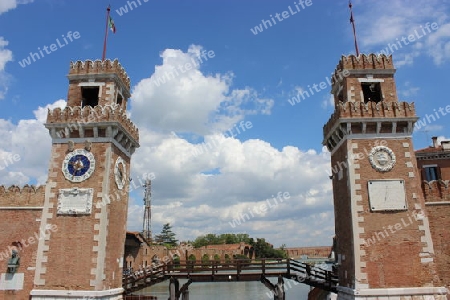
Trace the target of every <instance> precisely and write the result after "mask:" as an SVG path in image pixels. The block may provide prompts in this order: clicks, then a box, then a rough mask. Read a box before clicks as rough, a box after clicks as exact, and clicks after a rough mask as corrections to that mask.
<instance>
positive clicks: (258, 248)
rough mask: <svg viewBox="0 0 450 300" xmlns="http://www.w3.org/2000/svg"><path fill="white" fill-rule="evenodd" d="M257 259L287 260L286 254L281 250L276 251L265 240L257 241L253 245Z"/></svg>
mask: <svg viewBox="0 0 450 300" xmlns="http://www.w3.org/2000/svg"><path fill="white" fill-rule="evenodd" d="M253 248H254V250H255V254H256V257H257V258H286V252H285V251H284V250H280V249H274V248H273V246H272V245H271V244H269V243H267V242H266V240H265V239H259V238H257V239H256V243H255V244H254V245H253Z"/></svg>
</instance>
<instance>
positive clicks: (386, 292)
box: [337, 287, 448, 300]
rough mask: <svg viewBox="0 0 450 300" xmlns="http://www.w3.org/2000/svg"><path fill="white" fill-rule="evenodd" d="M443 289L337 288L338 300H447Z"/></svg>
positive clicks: (445, 291) (445, 290)
mask: <svg viewBox="0 0 450 300" xmlns="http://www.w3.org/2000/svg"><path fill="white" fill-rule="evenodd" d="M447 294H448V291H447V289H446V288H445V287H417V288H386V289H356V290H355V289H351V288H346V287H338V297H337V299H338V300H362V299H364V300H370V299H373V300H375V299H377V300H394V299H395V300H397V299H398V300H400V299H405V300H410V299H411V300H412V299H414V300H447Z"/></svg>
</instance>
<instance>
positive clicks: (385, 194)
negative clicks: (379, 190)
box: [384, 187, 388, 202]
mask: <svg viewBox="0 0 450 300" xmlns="http://www.w3.org/2000/svg"><path fill="white" fill-rule="evenodd" d="M387 195H388V187H386V192H385V193H384V202H386V201H387Z"/></svg>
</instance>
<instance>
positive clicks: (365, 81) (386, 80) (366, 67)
mask: <svg viewBox="0 0 450 300" xmlns="http://www.w3.org/2000/svg"><path fill="white" fill-rule="evenodd" d="M394 74H395V68H394V64H393V62H392V56H391V55H390V56H386V55H384V54H380V55H377V54H373V53H372V54H368V55H366V54H360V55H359V56H355V55H349V56H342V57H341V59H340V61H339V63H338V65H337V66H336V69H335V71H334V74H333V76H332V88H331V93H332V94H333V95H334V103H335V104H336V105H337V104H338V103H339V102H364V103H367V102H369V101H372V102H376V103H378V102H380V101H398V99H397V92H396V88H395V81H394Z"/></svg>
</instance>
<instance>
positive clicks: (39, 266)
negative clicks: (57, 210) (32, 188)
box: [34, 180, 56, 286]
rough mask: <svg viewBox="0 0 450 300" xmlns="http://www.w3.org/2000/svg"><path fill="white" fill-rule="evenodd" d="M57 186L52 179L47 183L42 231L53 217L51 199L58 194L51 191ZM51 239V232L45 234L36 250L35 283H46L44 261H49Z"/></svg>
mask: <svg viewBox="0 0 450 300" xmlns="http://www.w3.org/2000/svg"><path fill="white" fill-rule="evenodd" d="M55 187H56V182H54V181H50V180H49V182H48V183H47V184H46V185H45V200H44V207H43V210H42V216H41V224H40V226H39V231H40V232H46V230H47V228H48V227H47V224H48V220H49V219H52V217H53V214H52V213H50V212H49V210H50V209H53V202H52V201H51V199H52V198H53V199H56V194H55V193H51V190H52V188H55ZM49 240H50V234H49V236H48V237H47V235H46V236H45V238H44V239H39V242H38V247H37V250H36V270H35V272H34V284H35V285H37V286H39V285H41V286H42V285H45V279H42V278H41V275H43V274H45V273H46V271H47V268H46V267H44V263H46V262H47V260H48V256H47V253H45V252H48V250H49V246H48V241H49Z"/></svg>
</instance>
